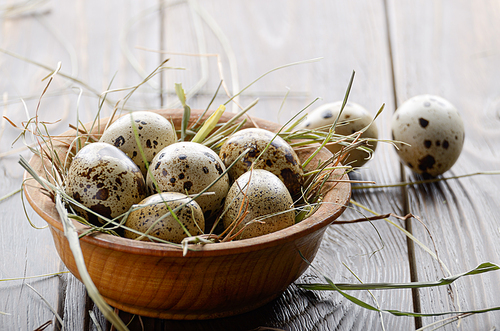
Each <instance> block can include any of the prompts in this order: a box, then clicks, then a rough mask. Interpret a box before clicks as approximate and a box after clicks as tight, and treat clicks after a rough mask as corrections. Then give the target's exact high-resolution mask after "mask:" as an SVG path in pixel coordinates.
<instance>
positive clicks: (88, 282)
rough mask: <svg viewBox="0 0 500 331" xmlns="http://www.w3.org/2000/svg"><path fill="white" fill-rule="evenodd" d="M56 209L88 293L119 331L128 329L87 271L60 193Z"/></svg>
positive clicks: (74, 230) (73, 227)
mask: <svg viewBox="0 0 500 331" xmlns="http://www.w3.org/2000/svg"><path fill="white" fill-rule="evenodd" d="M56 209H57V212H58V213H59V216H60V218H61V221H62V223H63V227H64V235H65V237H66V238H67V240H68V243H69V246H70V249H71V252H72V253H73V257H74V259H75V263H76V266H77V268H78V273H79V274H80V277H81V279H82V282H83V283H84V284H85V287H86V288H87V293H88V295H89V297H90V298H91V299H92V301H94V303H95V304H96V306H97V307H98V308H99V309H100V310H101V312H102V313H103V315H104V317H105V318H106V319H107V320H108V321H110V322H111V323H112V324H113V325H114V326H115V327H116V328H117V329H118V330H119V331H128V328H127V326H126V325H125V323H124V322H123V321H122V320H121V319H120V317H119V316H118V315H117V314H116V313H115V312H114V311H113V308H111V307H110V306H109V305H108V304H107V303H106V301H104V298H103V297H102V296H101V295H100V293H99V290H98V289H97V287H96V286H95V284H94V282H93V281H92V278H91V277H90V274H89V273H88V271H87V267H86V266H85V261H84V259H83V253H82V249H81V247H80V241H79V239H78V232H77V230H76V228H75V226H74V225H73V223H72V222H71V220H70V219H69V218H68V212H67V210H66V208H64V205H63V203H62V201H61V196H60V195H59V194H57V195H56Z"/></svg>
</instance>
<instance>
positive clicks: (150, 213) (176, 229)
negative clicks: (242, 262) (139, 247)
mask: <svg viewBox="0 0 500 331" xmlns="http://www.w3.org/2000/svg"><path fill="white" fill-rule="evenodd" d="M183 204H185V205H184V206H183V207H182V208H180V210H178V211H176V212H175V216H176V217H177V219H178V220H179V221H177V220H176V219H175V218H174V216H172V215H171V214H170V211H169V210H168V208H167V205H168V206H169V207H170V209H172V211H173V210H174V209H175V208H177V207H180V206H182V205H183ZM140 205H144V206H142V207H141V208H140V209H137V210H134V211H133V212H131V213H130V215H129V216H128V218H127V221H126V222H125V226H127V227H129V228H131V229H134V230H137V231H139V232H142V233H145V232H146V231H148V230H149V232H148V234H149V235H151V236H153V237H156V238H160V239H163V240H167V241H170V242H173V243H179V244H180V243H181V241H182V239H184V238H186V237H187V236H188V235H187V234H186V232H185V231H184V230H183V228H182V227H181V225H180V224H179V222H181V223H182V224H183V225H184V227H185V228H186V229H187V230H188V232H189V234H191V236H197V235H200V234H202V230H203V229H204V228H205V219H204V217H203V212H202V210H201V208H200V206H199V205H198V204H197V203H196V201H194V200H191V198H189V197H188V196H187V195H185V194H182V193H177V192H163V193H159V194H158V193H157V194H153V195H150V196H149V197H147V198H146V199H144V200H142V201H141V202H140ZM165 214H167V215H166V216H165V217H163V216H164V215H165ZM162 217H163V218H162ZM160 218H162V219H161V220H159V219H160ZM158 220H159V221H158ZM124 236H125V238H131V239H136V238H139V237H140V236H141V234H138V233H135V232H132V231H130V230H127V229H125V233H124ZM142 240H145V241H147V240H149V239H148V238H147V237H143V238H142Z"/></svg>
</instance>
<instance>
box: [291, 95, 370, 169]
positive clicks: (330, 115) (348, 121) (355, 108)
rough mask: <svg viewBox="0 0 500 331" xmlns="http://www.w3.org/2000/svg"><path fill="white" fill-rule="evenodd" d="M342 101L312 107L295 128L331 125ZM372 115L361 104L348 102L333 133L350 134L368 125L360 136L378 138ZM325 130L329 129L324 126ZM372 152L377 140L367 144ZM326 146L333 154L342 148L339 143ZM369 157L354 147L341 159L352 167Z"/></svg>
mask: <svg viewBox="0 0 500 331" xmlns="http://www.w3.org/2000/svg"><path fill="white" fill-rule="evenodd" d="M342 103H343V101H337V102H333V103H327V104H324V105H322V106H320V107H318V108H316V109H314V110H313V111H312V112H311V113H310V114H309V115H308V116H307V118H306V120H305V121H304V122H303V123H301V124H300V125H298V126H297V127H296V129H317V128H321V127H326V126H331V125H332V124H333V123H334V122H335V120H336V119H337V117H338V116H339V113H340V110H341V108H342ZM372 120H373V116H372V115H371V114H370V113H369V112H368V111H367V110H366V109H365V108H364V107H362V106H360V105H358V104H357V103H354V102H348V103H347V104H346V105H345V107H344V110H343V111H342V114H341V115H340V117H339V121H338V122H337V126H336V128H335V133H337V134H339V135H343V136H348V135H351V134H353V133H355V132H357V131H360V130H361V129H363V128H365V127H366V126H368V125H370V123H371V125H370V127H369V128H368V129H367V130H366V131H365V132H363V133H362V134H361V138H373V139H377V138H378V129H377V126H376V124H375V123H372ZM324 130H325V131H328V130H329V127H328V128H324ZM368 147H369V148H370V149H371V150H372V151H373V152H374V151H375V149H376V148H377V141H376V140H373V141H370V143H369V146H368ZM326 148H327V149H328V150H329V151H330V152H332V154H335V153H337V152H339V151H340V150H341V148H342V145H340V144H330V145H327V146H326ZM370 158H371V155H370V153H368V152H367V151H365V150H362V149H354V150H352V151H351V152H349V156H348V157H347V158H346V159H344V160H343V161H342V163H344V164H349V165H351V166H353V167H361V166H362V165H364V164H365V163H366V162H368V161H369V160H370Z"/></svg>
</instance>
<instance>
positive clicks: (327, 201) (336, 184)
mask: <svg viewBox="0 0 500 331" xmlns="http://www.w3.org/2000/svg"><path fill="white" fill-rule="evenodd" d="M155 112H157V113H159V114H161V115H162V116H164V117H166V118H167V119H169V120H172V122H173V123H174V125H175V126H176V127H179V126H180V123H181V119H182V110H156V111H155ZM201 114H202V111H200V110H192V112H191V122H194V121H195V120H196V119H197V118H198V116H200V115H201ZM209 115H210V113H208V114H206V115H205V117H208V116H209ZM233 116H234V115H233V114H227V113H226V114H223V116H222V118H221V122H226V121H228V120H229V119H231V118H232V117H233ZM107 121H108V119H107V118H105V119H101V120H100V123H99V125H96V126H95V127H94V129H93V131H92V133H93V134H96V136H97V135H98V134H99V133H102V131H104V128H105V125H106V123H107ZM254 126H258V127H260V128H263V129H267V130H270V131H273V132H276V131H278V130H279V129H280V125H279V124H276V123H273V122H269V121H266V120H263V119H258V118H252V119H251V120H247V122H246V124H245V125H244V128H248V127H254ZM86 127H87V128H90V127H91V125H90V124H88V125H86ZM74 138H75V131H74V130H69V131H67V132H65V133H64V134H62V135H60V136H57V137H55V138H54V142H56V141H57V143H56V149H57V151H58V153H59V155H61V156H65V155H66V153H67V151H68V144H69V143H71V142H72V140H74ZM312 150H313V148H307V149H300V150H297V155H298V156H299V158H300V159H301V160H305V159H306V158H307V157H309V155H310V154H311V152H312ZM330 157H331V153H330V152H329V151H328V150H327V149H326V148H324V149H322V150H321V151H320V153H318V155H316V157H315V160H314V161H313V162H311V163H310V164H315V161H316V162H317V161H318V160H327V159H328V158H330ZM43 162H46V163H47V162H48V160H41V159H40V158H39V157H38V156H33V157H32V159H31V160H30V164H31V165H32V167H33V168H34V169H35V171H36V172H37V173H38V174H42V169H43V164H44V163H43ZM25 178H26V179H28V178H30V176H29V175H28V174H25ZM331 178H334V179H335V181H332V182H328V183H326V185H325V187H324V192H325V195H324V198H323V203H322V205H321V207H320V208H319V209H318V210H317V211H316V212H315V213H314V214H313V215H312V216H310V217H308V218H307V219H305V220H303V221H301V222H299V223H298V224H296V225H293V226H291V227H288V228H286V229H283V230H280V231H277V232H274V233H270V234H267V235H263V236H260V237H256V238H251V239H245V240H237V241H232V242H227V243H217V244H214V245H203V246H201V245H197V246H194V245H190V246H193V247H192V249H190V252H189V254H188V255H189V256H206V255H211V256H215V255H226V254H236V253H238V252H240V251H252V250H259V249H263V248H265V247H270V246H275V245H280V244H283V243H285V242H290V241H293V240H296V239H297V238H300V237H302V236H305V235H307V234H310V233H312V232H315V231H317V230H319V229H322V228H324V227H325V226H327V225H329V224H330V223H331V222H333V221H334V220H335V219H336V218H337V217H338V216H339V215H340V214H341V213H342V212H343V211H344V209H345V206H346V204H347V202H348V201H349V198H350V185H349V183H348V182H346V180H347V179H348V176H347V175H346V174H344V173H343V171H341V170H336V171H335V172H334V174H333V176H332V177H331ZM25 183H26V184H25V193H26V198H27V200H28V202H29V203H30V204H31V206H32V207H33V209H34V210H35V211H36V212H37V213H38V214H39V215H40V216H41V217H42V218H44V219H45V220H46V221H47V222H48V224H49V225H50V226H52V227H54V228H56V229H58V230H59V231H63V226H62V223H61V221H60V219H59V215H58V213H57V211H56V209H55V204H54V202H53V201H52V199H51V198H50V197H49V196H47V195H46V194H44V192H43V191H42V190H41V187H40V185H39V184H38V183H36V181H34V180H29V181H25ZM74 224H75V226H76V227H77V229H78V230H79V231H81V232H83V231H85V230H87V229H88V227H86V226H84V225H82V224H80V223H78V222H76V221H74ZM81 240H83V241H87V242H89V243H92V244H94V245H98V246H101V247H112V248H113V249H115V250H118V251H122V252H133V253H136V254H137V253H140V254H142V255H160V256H182V250H181V249H180V247H179V246H177V245H168V244H159V243H152V242H143V241H135V240H130V239H126V238H121V237H116V236H112V235H108V234H103V233H98V234H93V235H91V236H85V237H83V238H82V239H81Z"/></svg>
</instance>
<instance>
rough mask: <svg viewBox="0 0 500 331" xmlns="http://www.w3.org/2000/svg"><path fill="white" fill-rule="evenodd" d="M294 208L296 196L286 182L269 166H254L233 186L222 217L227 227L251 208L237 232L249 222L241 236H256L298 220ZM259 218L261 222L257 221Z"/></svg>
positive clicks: (244, 237)
mask: <svg viewBox="0 0 500 331" xmlns="http://www.w3.org/2000/svg"><path fill="white" fill-rule="evenodd" d="M292 208H293V200H292V197H291V195H290V192H289V191H288V189H287V188H286V187H285V185H284V184H283V182H282V181H281V180H280V179H279V178H278V177H277V176H276V175H274V174H273V173H271V172H269V171H267V170H263V169H254V170H251V171H247V172H246V173H244V174H243V175H241V176H240V177H238V179H237V180H236V181H235V182H234V183H233V185H232V186H231V188H230V189H229V192H228V194H227V199H226V202H225V204H224V214H223V216H222V220H223V223H224V228H226V229H227V228H228V227H229V226H231V224H233V221H234V220H236V219H238V218H240V217H241V215H242V212H245V211H247V212H248V214H247V215H246V216H245V217H244V218H243V220H242V221H241V222H240V223H239V225H238V226H237V227H236V229H235V231H233V234H236V233H237V232H238V231H239V230H241V229H243V228H244V227H245V225H246V227H245V229H244V230H243V232H242V233H241V235H239V236H238V237H237V239H247V238H253V237H257V236H261V235H264V234H268V233H271V232H275V231H278V230H281V229H284V228H286V227H289V226H292V225H293V224H295V212H294V210H293V209H292ZM266 215H268V217H266ZM256 219H257V220H260V221H261V222H254V220H256ZM249 222H250V223H249Z"/></svg>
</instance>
